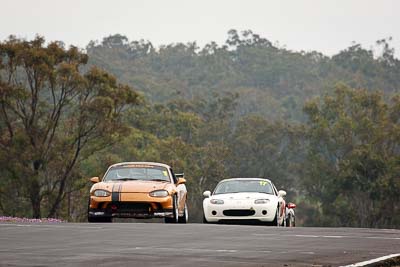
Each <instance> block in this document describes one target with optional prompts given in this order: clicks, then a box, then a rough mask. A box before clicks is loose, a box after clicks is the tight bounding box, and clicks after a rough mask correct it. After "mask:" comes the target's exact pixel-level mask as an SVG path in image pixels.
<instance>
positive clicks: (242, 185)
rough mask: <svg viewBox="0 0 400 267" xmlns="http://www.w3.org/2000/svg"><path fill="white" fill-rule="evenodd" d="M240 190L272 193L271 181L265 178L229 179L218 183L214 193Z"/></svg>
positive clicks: (239, 191)
mask: <svg viewBox="0 0 400 267" xmlns="http://www.w3.org/2000/svg"><path fill="white" fill-rule="evenodd" d="M241 192H257V193H265V194H273V189H272V185H271V183H270V182H268V181H265V180H250V179H249V180H231V181H224V182H221V183H219V184H218V185H217V187H216V188H215V191H214V195H218V194H229V193H241Z"/></svg>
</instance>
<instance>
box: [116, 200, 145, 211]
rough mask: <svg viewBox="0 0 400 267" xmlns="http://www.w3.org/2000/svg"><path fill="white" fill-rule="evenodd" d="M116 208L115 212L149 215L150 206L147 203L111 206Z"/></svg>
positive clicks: (125, 203)
mask: <svg viewBox="0 0 400 267" xmlns="http://www.w3.org/2000/svg"><path fill="white" fill-rule="evenodd" d="M113 206H114V207H115V208H116V209H115V211H116V212H137V213H149V212H150V211H151V205H150V204H148V203H135V202H120V203H115V204H112V205H111V207H112V208H113Z"/></svg>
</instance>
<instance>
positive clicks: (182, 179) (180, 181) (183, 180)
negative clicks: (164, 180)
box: [176, 178, 186, 185]
mask: <svg viewBox="0 0 400 267" xmlns="http://www.w3.org/2000/svg"><path fill="white" fill-rule="evenodd" d="M184 183H186V179H185V178H179V179H178V182H177V183H176V184H177V185H179V184H184Z"/></svg>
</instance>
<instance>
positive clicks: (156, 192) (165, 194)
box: [149, 190, 169, 197]
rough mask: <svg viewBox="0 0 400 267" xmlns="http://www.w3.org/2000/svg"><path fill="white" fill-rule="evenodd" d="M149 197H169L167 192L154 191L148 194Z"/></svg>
mask: <svg viewBox="0 0 400 267" xmlns="http://www.w3.org/2000/svg"><path fill="white" fill-rule="evenodd" d="M149 195H150V196H151V197H167V196H168V195H169V193H168V191H167V190H155V191H152V192H150V193H149Z"/></svg>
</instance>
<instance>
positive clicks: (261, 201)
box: [254, 199, 269, 204]
mask: <svg viewBox="0 0 400 267" xmlns="http://www.w3.org/2000/svg"><path fill="white" fill-rule="evenodd" d="M267 203H269V199H256V200H254V204H267Z"/></svg>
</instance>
